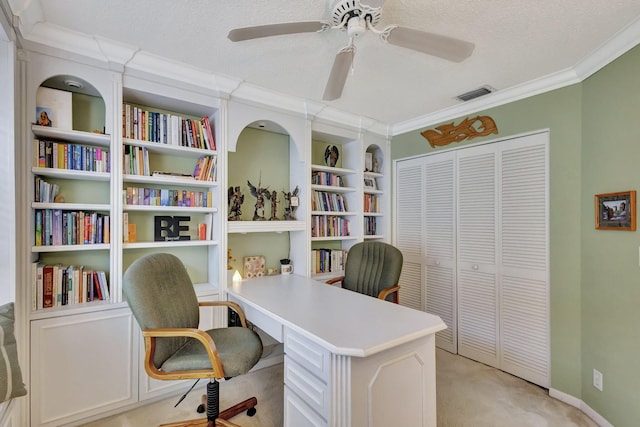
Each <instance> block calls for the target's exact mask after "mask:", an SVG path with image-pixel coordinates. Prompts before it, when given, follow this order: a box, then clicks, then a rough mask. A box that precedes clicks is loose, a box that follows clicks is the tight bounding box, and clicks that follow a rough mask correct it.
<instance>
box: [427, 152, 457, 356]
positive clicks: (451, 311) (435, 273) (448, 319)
mask: <svg viewBox="0 0 640 427" xmlns="http://www.w3.org/2000/svg"><path fill="white" fill-rule="evenodd" d="M455 182H456V181H455V157H454V152H448V153H443V154H441V155H439V156H431V157H428V158H426V159H425V165H424V183H425V189H424V205H423V209H424V216H423V218H424V235H423V239H424V250H425V266H426V269H425V270H426V276H425V309H426V311H427V312H428V313H432V314H436V315H438V316H440V318H441V319H442V321H443V322H444V323H446V325H447V329H445V330H443V331H440V332H438V333H437V334H436V345H437V346H438V347H440V348H442V349H444V350H447V351H450V352H452V353H457V351H458V347H457V341H458V337H457V329H458V326H457V314H456V247H455V241H456V200H455Z"/></svg>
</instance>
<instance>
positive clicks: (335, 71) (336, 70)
mask: <svg viewBox="0 0 640 427" xmlns="http://www.w3.org/2000/svg"><path fill="white" fill-rule="evenodd" d="M354 54H355V50H354V48H353V46H347V47H345V48H344V49H342V50H341V51H340V52H338V54H337V55H336V59H335V60H334V61H333V67H331V74H329V79H328V80H327V86H326V87H325V89H324V95H323V96H322V99H323V100H325V101H333V100H335V99H338V98H340V96H341V95H342V89H344V84H345V82H346V81H347V76H348V75H349V70H350V69H351V65H352V64H353V55H354Z"/></svg>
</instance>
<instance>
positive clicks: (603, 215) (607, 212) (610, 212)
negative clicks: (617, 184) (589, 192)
mask: <svg viewBox="0 0 640 427" xmlns="http://www.w3.org/2000/svg"><path fill="white" fill-rule="evenodd" d="M595 205H596V206H595V207H596V230H621V231H635V230H636V192H635V191H633V190H632V191H622V192H619V193H606V194H596V196H595Z"/></svg>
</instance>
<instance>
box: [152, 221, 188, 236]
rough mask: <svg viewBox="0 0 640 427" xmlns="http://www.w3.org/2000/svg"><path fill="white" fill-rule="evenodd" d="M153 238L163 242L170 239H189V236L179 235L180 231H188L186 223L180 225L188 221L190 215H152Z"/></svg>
mask: <svg viewBox="0 0 640 427" xmlns="http://www.w3.org/2000/svg"><path fill="white" fill-rule="evenodd" d="M153 218H154V233H153V240H155V241H156V242H165V241H171V240H191V237H190V236H181V235H180V232H181V231H189V226H188V225H180V223H181V222H183V221H190V220H191V217H190V216H154V217H153Z"/></svg>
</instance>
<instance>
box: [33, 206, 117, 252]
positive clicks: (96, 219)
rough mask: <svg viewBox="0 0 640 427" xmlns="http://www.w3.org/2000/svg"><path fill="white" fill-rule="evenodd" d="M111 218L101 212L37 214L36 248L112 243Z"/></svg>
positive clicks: (40, 210) (36, 212)
mask: <svg viewBox="0 0 640 427" xmlns="http://www.w3.org/2000/svg"><path fill="white" fill-rule="evenodd" d="M110 234H111V233H110V216H109V215H103V214H101V213H98V212H85V211H63V210H61V209H36V210H35V245H36V246H60V245H92V244H98V243H109V242H110V239H111V237H110Z"/></svg>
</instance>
